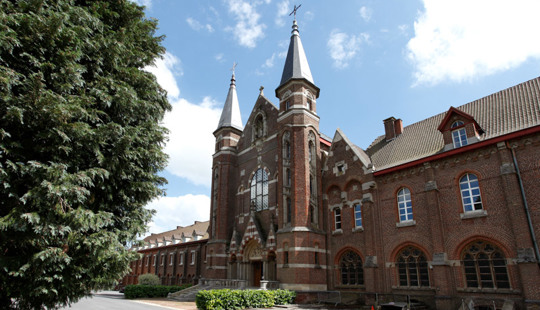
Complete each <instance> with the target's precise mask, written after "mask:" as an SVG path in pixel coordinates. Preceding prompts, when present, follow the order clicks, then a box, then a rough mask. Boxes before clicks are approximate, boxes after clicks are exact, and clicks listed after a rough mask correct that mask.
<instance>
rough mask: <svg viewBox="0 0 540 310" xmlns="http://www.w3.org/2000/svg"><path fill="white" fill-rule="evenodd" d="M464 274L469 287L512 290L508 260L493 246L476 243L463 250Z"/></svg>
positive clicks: (481, 242)
mask: <svg viewBox="0 0 540 310" xmlns="http://www.w3.org/2000/svg"><path fill="white" fill-rule="evenodd" d="M462 263H463V264H462V265H463V272H464V273H465V281H466V285H467V287H472V288H510V281H509V279H508V272H507V270H506V259H505V258H504V255H503V253H502V251H501V250H500V249H499V248H497V247H496V246H494V245H493V244H490V243H487V242H484V241H476V242H473V243H471V244H469V245H468V246H467V247H465V249H464V250H463V255H462Z"/></svg>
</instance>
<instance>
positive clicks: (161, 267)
mask: <svg viewBox="0 0 540 310" xmlns="http://www.w3.org/2000/svg"><path fill="white" fill-rule="evenodd" d="M207 230H208V222H207V221H206V222H198V221H196V222H195V223H194V224H193V225H190V226H186V227H182V226H178V227H177V228H176V229H173V230H170V231H166V232H162V233H159V234H152V235H150V236H148V237H146V238H144V246H141V247H137V248H134V250H136V251H138V252H139V253H141V254H142V255H141V258H140V259H139V260H136V261H133V262H131V266H130V267H131V273H130V274H128V275H127V276H125V277H124V279H123V280H122V284H123V285H129V284H137V282H138V276H139V275H141V274H147V273H150V274H155V275H157V276H158V277H159V279H160V280H161V283H162V284H164V285H180V284H185V283H190V284H197V283H198V280H199V279H200V277H201V269H202V268H203V264H204V263H205V260H206V255H205V254H206V252H205V244H206V242H207V241H208V233H207Z"/></svg>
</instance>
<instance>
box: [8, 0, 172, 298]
mask: <svg viewBox="0 0 540 310" xmlns="http://www.w3.org/2000/svg"><path fill="white" fill-rule="evenodd" d="M156 27H157V22H156V21H155V20H149V19H146V18H145V16H144V13H143V10H142V8H141V7H138V6H137V5H136V4H134V3H132V2H130V1H127V0H104V1H91V0H88V1H84V0H19V1H9V0H0V308H2V309H6V308H18V309H44V308H46V307H47V308H49V309H50V308H55V307H58V306H62V305H66V304H70V303H72V302H74V301H76V300H78V299H79V298H81V297H83V296H85V295H87V294H89V293H90V292H91V291H92V290H96V289H100V288H104V287H110V286H111V285H113V284H114V283H115V282H116V281H118V280H119V279H121V278H122V277H123V276H124V275H125V274H126V273H127V272H128V270H129V263H130V261H132V260H134V259H136V258H137V255H138V254H136V253H134V252H133V251H129V250H128V249H127V244H129V243H130V242H133V241H134V240H135V238H136V236H137V235H138V234H141V233H144V231H145V229H146V224H147V223H148V221H149V220H150V219H151V216H152V212H151V211H149V210H147V209H145V208H144V206H145V205H146V204H147V203H148V202H149V201H150V200H152V199H153V198H155V197H158V196H160V195H162V194H163V192H162V189H161V185H163V184H164V183H165V182H166V180H165V179H163V178H161V177H159V176H158V175H157V173H158V172H159V171H160V170H162V169H163V168H164V167H165V164H166V160H167V156H166V155H165V154H164V153H163V151H162V149H163V144H164V142H165V140H166V134H167V131H166V129H165V128H163V127H161V126H160V124H159V122H160V121H161V120H162V118H163V115H164V113H165V112H166V111H167V110H169V109H170V108H171V107H170V105H169V103H168V101H167V98H166V93H165V91H164V90H163V89H161V88H160V87H159V86H158V84H157V82H156V79H155V77H154V76H153V75H152V74H150V73H148V72H146V71H144V70H143V68H144V67H145V66H147V65H150V64H152V63H153V61H154V59H155V58H156V57H160V55H162V54H163V53H164V48H163V47H162V46H161V41H162V37H159V36H156V35H155V30H156Z"/></svg>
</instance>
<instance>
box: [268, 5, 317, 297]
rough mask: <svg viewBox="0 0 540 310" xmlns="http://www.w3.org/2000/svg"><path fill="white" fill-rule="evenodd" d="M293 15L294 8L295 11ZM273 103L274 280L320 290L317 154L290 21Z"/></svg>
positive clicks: (313, 118) (304, 65) (312, 95)
mask: <svg viewBox="0 0 540 310" xmlns="http://www.w3.org/2000/svg"><path fill="white" fill-rule="evenodd" d="M294 12H296V8H295V11H294ZM276 97H277V98H278V99H279V115H278V120H277V121H278V128H279V133H278V136H279V139H278V145H279V147H280V152H279V155H278V164H279V166H280V178H279V179H278V197H279V202H278V203H279V205H280V208H279V216H278V217H279V219H278V228H279V229H278V231H277V234H276V236H277V247H278V253H279V252H281V255H278V256H279V257H278V274H277V277H278V280H279V281H280V282H281V285H282V286H283V287H284V288H288V289H294V290H311V291H313V290H326V280H325V279H326V277H325V276H326V271H325V269H324V268H322V266H326V265H327V263H326V255H325V253H326V242H325V240H326V239H325V232H324V230H323V218H322V217H323V212H322V208H321V206H322V199H321V196H322V195H321V191H322V189H321V149H320V133H319V116H318V115H317V109H316V100H317V98H318V97H319V88H318V87H317V86H316V85H315V83H314V82H313V77H312V75H311V70H310V68H309V64H308V61H307V57H306V54H305V52H304V48H303V46H302V41H301V40H300V34H299V30H298V24H297V22H296V18H295V19H294V21H293V26H292V35H291V40H290V44H289V50H288V52H287V58H286V60H285V66H284V68H283V74H282V77H281V82H280V85H279V86H278V87H277V88H276Z"/></svg>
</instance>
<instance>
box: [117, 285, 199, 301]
mask: <svg viewBox="0 0 540 310" xmlns="http://www.w3.org/2000/svg"><path fill="white" fill-rule="evenodd" d="M190 286H191V284H184V285H181V286H167V285H139V284H137V285H128V286H126V288H125V289H124V296H125V297H126V298H128V299H134V298H151V297H167V295H168V294H169V293H174V292H178V291H181V290H183V289H186V288H188V287H190Z"/></svg>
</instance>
